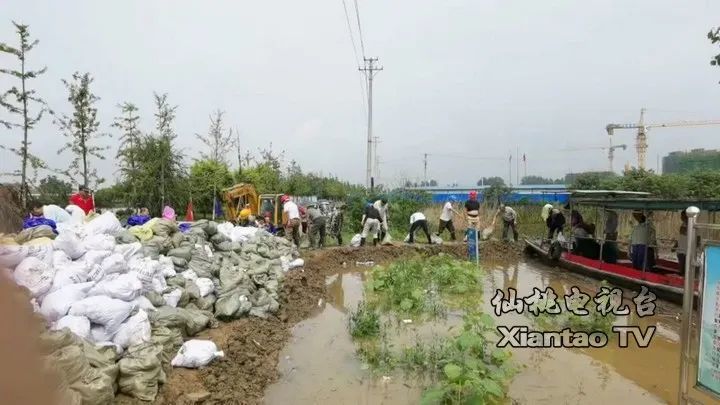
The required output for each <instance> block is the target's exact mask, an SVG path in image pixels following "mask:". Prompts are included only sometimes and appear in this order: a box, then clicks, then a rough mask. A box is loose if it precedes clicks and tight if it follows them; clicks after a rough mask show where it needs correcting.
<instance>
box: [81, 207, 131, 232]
mask: <svg viewBox="0 0 720 405" xmlns="http://www.w3.org/2000/svg"><path fill="white" fill-rule="evenodd" d="M122 229H123V227H122V224H121V223H120V221H118V219H117V217H116V216H115V214H113V213H112V212H110V211H107V212H104V213H102V214H101V215H99V216H98V217H96V218H94V219H93V220H92V221H90V222H88V223H87V224H85V233H86V234H87V235H98V234H103V233H104V234H108V235H113V236H114V235H115V234H117V233H118V232H120V231H122Z"/></svg>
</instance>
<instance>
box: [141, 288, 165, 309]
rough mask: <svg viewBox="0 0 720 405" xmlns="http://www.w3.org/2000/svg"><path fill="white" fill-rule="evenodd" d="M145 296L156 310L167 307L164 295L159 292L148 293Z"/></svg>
mask: <svg viewBox="0 0 720 405" xmlns="http://www.w3.org/2000/svg"><path fill="white" fill-rule="evenodd" d="M143 296H144V297H145V298H147V299H148V301H150V303H151V304H153V306H155V307H156V308H157V307H161V306H163V305H165V298H163V296H162V294H160V293H159V292H155V291H150V292H146V293H145V295H143Z"/></svg>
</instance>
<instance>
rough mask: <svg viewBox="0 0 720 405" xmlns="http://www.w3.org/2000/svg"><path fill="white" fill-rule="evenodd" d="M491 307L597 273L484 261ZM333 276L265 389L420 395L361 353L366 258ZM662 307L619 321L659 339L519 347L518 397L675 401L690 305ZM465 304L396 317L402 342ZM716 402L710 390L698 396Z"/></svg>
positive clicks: (508, 317) (586, 284)
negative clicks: (428, 315) (497, 296)
mask: <svg viewBox="0 0 720 405" xmlns="http://www.w3.org/2000/svg"><path fill="white" fill-rule="evenodd" d="M484 267H485V268H486V269H488V271H487V277H486V283H485V300H484V301H485V302H484V307H485V310H486V311H487V312H488V313H492V312H493V311H492V308H491V306H490V305H489V303H488V301H489V300H490V298H491V297H492V296H493V295H494V293H495V290H496V289H502V290H504V291H505V293H507V290H508V288H514V289H516V290H517V292H518V296H520V297H523V296H526V295H529V294H530V293H532V289H533V287H538V288H542V287H546V286H550V287H552V288H553V290H554V291H555V292H556V293H557V294H558V296H559V297H560V299H562V296H563V295H564V294H566V293H568V292H569V291H570V288H571V287H573V286H577V287H579V288H580V289H581V290H582V291H583V292H585V293H588V294H590V295H594V294H595V292H596V291H597V290H598V288H599V283H598V282H597V281H596V280H592V279H588V278H585V277H581V276H578V275H575V274H572V273H568V272H566V271H564V270H561V269H557V268H551V267H548V266H544V265H541V264H539V263H536V262H520V263H517V264H513V265H509V266H500V265H485V266H484ZM338 270H339V271H338V273H336V274H334V275H332V276H330V277H328V279H327V291H328V301H327V302H326V303H323V308H321V312H320V313H319V314H318V315H317V316H316V317H314V318H311V319H308V320H306V321H303V322H301V323H300V324H298V325H297V326H296V327H295V328H294V330H293V338H292V340H291V341H290V343H289V344H288V345H287V346H286V347H285V349H284V350H283V352H282V353H281V355H280V363H279V366H278V367H279V370H280V373H281V378H280V380H279V381H278V382H276V383H275V384H273V385H272V386H270V387H269V388H268V390H267V391H266V398H265V401H266V403H268V404H287V403H293V404H317V403H328V404H345V403H347V404H413V403H417V402H418V400H419V398H420V393H421V391H422V390H421V388H420V387H419V383H418V382H416V381H410V380H406V379H404V378H403V377H402V376H397V375H395V376H392V377H388V378H379V379H375V378H372V377H371V376H370V375H369V373H368V372H367V371H366V370H363V367H362V364H361V363H360V362H359V361H358V360H357V358H356V356H355V345H354V343H353V342H352V340H351V339H350V336H349V333H348V331H347V312H348V309H352V308H354V307H355V306H356V305H357V303H358V302H359V301H360V300H362V297H363V281H364V279H365V271H366V270H367V268H364V267H352V266H351V267H349V268H345V269H338ZM635 294H636V292H635V291H628V290H625V291H624V297H625V299H626V301H627V302H626V304H628V305H629V306H630V308H634V304H633V303H632V301H631V298H632V297H633V296H634V295H635ZM657 304H658V306H657V308H656V311H655V315H654V316H650V317H645V318H640V317H638V316H636V315H635V314H634V313H633V314H631V315H629V316H626V317H622V318H619V319H618V320H617V322H616V323H617V324H618V325H640V326H641V327H642V328H643V329H644V330H645V329H646V328H647V327H648V326H651V325H653V326H656V327H657V331H656V334H655V336H654V338H653V340H652V342H651V344H650V347H648V348H645V349H642V348H638V347H637V345H636V343H635V342H634V341H633V340H632V339H630V347H629V348H626V349H621V348H618V345H617V340H616V339H612V340H611V341H610V343H609V344H608V346H607V347H604V348H600V349H562V348H552V349H512V352H513V357H514V359H515V362H516V363H518V364H521V365H523V367H522V369H521V370H520V372H519V374H518V375H517V376H516V377H515V378H514V380H513V381H512V383H511V385H510V392H509V394H510V398H511V399H512V401H513V402H514V403H518V404H575V403H583V404H606V403H617V404H625V403H633V404H656V403H675V400H676V396H677V385H678V382H677V380H678V370H679V351H680V348H679V326H680V323H679V321H678V320H676V316H677V315H678V314H679V313H680V311H681V308H680V307H678V306H676V305H673V304H669V303H665V302H661V301H657ZM460 315H461V314H456V313H455V314H453V313H451V314H450V315H449V317H448V319H447V320H445V321H442V322H435V323H426V324H415V323H412V324H409V325H405V326H401V327H399V328H398V327H395V328H394V329H393V331H392V335H393V336H392V342H393V344H394V345H395V347H398V346H401V345H404V344H412V342H413V341H414V340H415V339H429V338H432V337H434V336H438V335H443V334H448V333H456V331H455V330H454V329H455V328H456V327H457V326H458V325H459V324H460V323H461V319H460ZM496 322H497V324H498V325H505V326H514V325H528V326H531V327H532V321H531V319H530V318H528V317H526V316H525V315H520V314H517V313H511V314H503V315H502V316H501V317H499V318H497V319H496ZM699 399H700V400H701V401H702V402H703V403H711V402H710V400H709V398H707V397H703V398H699Z"/></svg>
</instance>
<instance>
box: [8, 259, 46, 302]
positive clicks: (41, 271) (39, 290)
mask: <svg viewBox="0 0 720 405" xmlns="http://www.w3.org/2000/svg"><path fill="white" fill-rule="evenodd" d="M13 276H14V278H15V282H16V283H18V285H21V286H23V287H25V288H27V289H28V290H30V295H31V296H32V297H33V298H35V297H39V296H41V295H43V294H45V293H46V292H48V291H49V290H50V287H51V286H52V281H53V278H54V277H55V269H54V268H52V267H50V265H48V264H47V263H46V262H44V261H41V260H40V259H37V258H34V257H26V258H25V259H23V261H21V262H20V264H18V265H17V267H16V268H15V273H13Z"/></svg>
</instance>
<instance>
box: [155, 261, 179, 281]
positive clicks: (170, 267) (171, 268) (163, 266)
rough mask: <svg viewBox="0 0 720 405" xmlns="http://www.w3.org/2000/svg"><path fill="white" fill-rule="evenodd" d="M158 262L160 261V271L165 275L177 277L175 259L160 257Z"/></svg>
mask: <svg viewBox="0 0 720 405" xmlns="http://www.w3.org/2000/svg"><path fill="white" fill-rule="evenodd" d="M158 263H160V271H162V274H163V276H164V277H175V276H176V275H177V272H176V271H175V265H174V264H173V260H172V259H171V258H169V257H167V256H160V257H158Z"/></svg>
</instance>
